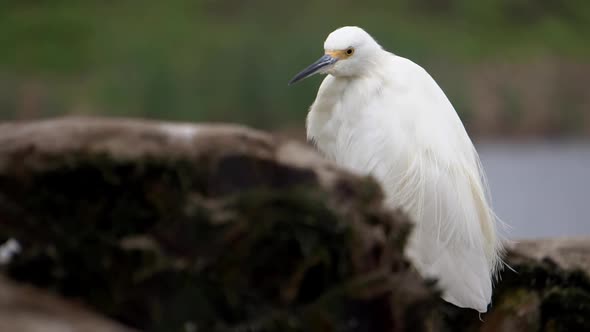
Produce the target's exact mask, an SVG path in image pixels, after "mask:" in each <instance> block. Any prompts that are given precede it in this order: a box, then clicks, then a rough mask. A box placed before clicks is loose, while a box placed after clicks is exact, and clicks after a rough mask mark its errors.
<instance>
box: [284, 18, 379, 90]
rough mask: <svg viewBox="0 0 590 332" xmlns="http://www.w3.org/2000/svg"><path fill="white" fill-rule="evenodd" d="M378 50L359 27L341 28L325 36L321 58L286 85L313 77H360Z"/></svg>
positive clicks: (376, 44)
mask: <svg viewBox="0 0 590 332" xmlns="http://www.w3.org/2000/svg"><path fill="white" fill-rule="evenodd" d="M379 50H381V46H379V44H378V43H377V42H376V41H375V39H373V37H371V36H370V35H369V34H368V33H367V32H365V30H363V29H361V28H359V27H342V28H340V29H337V30H335V31H334V32H332V33H331V34H329V35H328V38H326V41H325V42H324V56H322V57H321V58H319V59H318V60H317V61H316V62H314V63H312V64H311V65H310V66H309V67H307V68H305V69H304V70H303V71H301V72H300V73H299V74H297V75H295V77H293V79H291V81H290V82H289V84H293V83H296V82H299V81H301V80H303V79H305V78H307V77H310V76H312V75H314V74H317V73H321V74H331V75H334V76H359V75H361V74H363V73H364V72H365V71H366V69H367V65H369V64H370V63H371V62H372V61H371V60H372V59H373V57H375V56H376V54H378V51H379Z"/></svg>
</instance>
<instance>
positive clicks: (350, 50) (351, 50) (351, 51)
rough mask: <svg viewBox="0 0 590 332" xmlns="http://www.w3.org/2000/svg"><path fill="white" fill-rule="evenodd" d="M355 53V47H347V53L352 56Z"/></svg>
mask: <svg viewBox="0 0 590 332" xmlns="http://www.w3.org/2000/svg"><path fill="white" fill-rule="evenodd" d="M352 53H354V48H352V47H350V48H347V49H346V55H348V56H351V55H352Z"/></svg>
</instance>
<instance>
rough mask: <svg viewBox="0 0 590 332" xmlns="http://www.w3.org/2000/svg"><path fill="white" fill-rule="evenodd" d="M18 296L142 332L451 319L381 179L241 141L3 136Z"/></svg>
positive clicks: (117, 126) (256, 137)
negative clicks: (26, 290) (53, 297)
mask: <svg viewBox="0 0 590 332" xmlns="http://www.w3.org/2000/svg"><path fill="white" fill-rule="evenodd" d="M0 132H1V134H0V146H1V148H0V218H1V220H2V222H1V223H0V236H1V237H2V239H8V238H16V239H18V241H19V242H20V243H21V245H22V247H23V251H22V253H20V254H19V255H17V256H15V258H14V259H13V261H12V262H11V263H10V264H8V265H6V266H4V272H5V274H6V275H8V276H10V277H11V278H13V279H15V280H18V281H20V282H27V283H31V284H33V285H36V286H37V287H40V288H45V289H50V290H52V291H53V292H55V293H57V294H60V295H62V296H64V297H66V298H70V299H75V300H78V301H82V302H83V303H85V304H87V305H89V306H90V307H91V308H93V309H94V310H96V311H98V312H101V313H103V314H105V315H107V316H109V317H111V318H114V319H116V320H118V321H120V322H123V323H125V324H126V325H128V326H131V327H134V328H139V329H143V330H146V331H427V330H432V328H433V326H435V323H436V318H435V316H436V315H435V311H434V308H435V307H436V306H437V305H438V304H439V303H440V302H439V301H440V300H439V299H438V298H437V296H436V294H435V292H434V291H433V290H432V287H430V286H429V284H428V283H427V282H426V281H424V280H422V279H421V278H420V277H419V276H418V275H417V274H416V272H415V271H413V269H411V266H410V265H409V264H408V263H407V262H406V261H405V259H404V257H403V255H402V254H401V253H402V251H403V247H404V243H405V239H406V236H407V234H408V232H409V231H410V224H409V223H408V222H407V220H406V219H405V217H404V216H403V215H402V214H401V213H399V212H392V211H388V210H386V209H384V208H383V207H382V205H381V201H382V194H381V191H380V188H379V187H378V186H377V185H376V183H375V182H374V181H372V180H371V179H370V178H363V177H358V176H354V175H352V174H350V173H347V172H345V171H342V170H338V169H336V168H335V167H333V166H332V165H331V164H330V163H327V162H326V161H324V160H323V159H322V158H320V157H319V156H317V155H316V154H315V153H314V152H313V151H312V150H311V149H309V148H307V147H305V146H302V145H300V144H297V143H293V142H289V141H280V140H276V139H275V138H273V137H271V136H267V135H264V134H262V133H258V132H256V131H253V130H249V129H246V128H241V127H234V126H223V125H201V126H187V125H180V124H162V123H157V122H140V121H131V120H98V119H62V120H53V121H46V122H39V123H31V124H10V125H3V126H0Z"/></svg>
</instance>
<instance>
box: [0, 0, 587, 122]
mask: <svg viewBox="0 0 590 332" xmlns="http://www.w3.org/2000/svg"><path fill="white" fill-rule="evenodd" d="M343 25H358V26H362V27H363V28H365V29H366V30H367V31H369V32H370V33H371V34H372V35H373V36H374V37H375V38H376V39H378V40H379V41H380V43H381V44H382V45H383V46H384V47H385V48H387V49H389V50H391V51H393V52H395V53H397V54H400V55H402V56H405V57H409V58H411V59H413V60H415V61H416V62H418V63H420V64H422V65H423V66H425V67H426V68H427V69H429V70H430V72H431V73H432V74H433V76H435V78H437V79H440V80H439V82H441V85H442V86H443V88H444V89H445V91H447V92H448V93H449V94H450V95H451V99H453V100H454V101H456V104H458V105H461V106H462V105H464V104H466V103H467V101H466V99H467V98H468V97H466V96H464V95H463V93H462V90H463V89H464V85H465V84H468V83H466V82H465V81H461V80H460V79H459V78H457V76H458V75H460V74H458V73H454V72H445V70H444V67H445V65H444V64H445V63H448V62H451V63H476V62H478V61H485V60H489V59H497V58H502V59H505V58H510V59H525V60H526V59H527V58H528V57H531V56H533V55H537V54H555V55H560V56H562V55H563V56H568V57H573V58H583V57H586V56H588V55H589V54H590V46H589V45H590V44H589V43H588V35H587V34H588V32H589V31H590V1H587V0H569V1H561V0H494V1H492V0H482V1H472V0H402V1H373V0H366V1H352V0H340V1H334V0H326V1H310V0H300V1H291V2H279V1H272V0H253V1H243V0H224V1H215V0H200V1H190V0H168V1H156V0H143V1H138V0H122V1H112V0H111V1H73V0H70V1H67V0H51V1H50V0H12V1H10V0H4V1H2V4H0V45H1V47H2V51H1V52H0V91H1V92H0V119H10V118H26V117H44V116H52V115H56V114H64V113H76V114H80V113H82V114H106V115H125V116H141V117H152V118H162V119H170V120H189V121H232V122H242V123H246V124H250V125H254V126H256V127H261V128H269V127H273V126H277V125H278V124H282V125H285V124H289V123H297V124H298V125H302V123H303V119H304V116H305V113H306V111H307V108H308V106H309V104H310V103H311V102H312V100H313V98H314V96H315V91H316V89H317V86H318V81H319V78H315V79H313V80H314V81H313V82H312V81H310V82H305V83H303V84H299V85H296V86H294V87H287V81H288V80H289V79H290V78H291V77H292V75H294V74H295V73H296V72H297V71H299V70H300V69H301V68H303V67H304V66H306V65H307V64H308V63H309V62H311V61H313V60H315V58H317V57H319V56H320V55H321V53H322V44H323V41H324V39H325V37H326V35H327V34H328V33H329V32H331V31H332V30H334V29H335V28H337V27H340V26H343ZM437 65H438V67H437ZM433 68H434V69H433ZM437 68H438V69H437ZM460 111H461V112H463V111H462V110H460Z"/></svg>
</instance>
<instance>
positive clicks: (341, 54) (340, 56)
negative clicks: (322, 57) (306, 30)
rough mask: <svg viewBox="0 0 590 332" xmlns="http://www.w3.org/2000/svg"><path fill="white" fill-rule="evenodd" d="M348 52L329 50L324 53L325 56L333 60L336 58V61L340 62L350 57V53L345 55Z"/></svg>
mask: <svg viewBox="0 0 590 332" xmlns="http://www.w3.org/2000/svg"><path fill="white" fill-rule="evenodd" d="M348 50H349V49H345V50H337V51H334V50H329V51H326V54H327V55H329V56H331V57H333V58H336V59H338V60H342V59H347V58H349V57H350V56H351V55H352V53H351V54H348V53H347V51H348ZM353 53H354V52H353Z"/></svg>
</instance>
